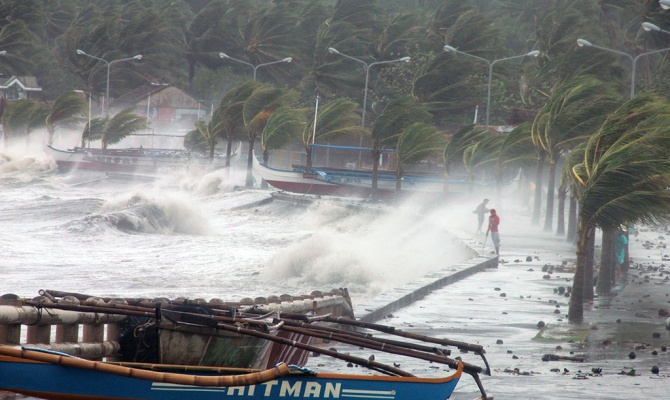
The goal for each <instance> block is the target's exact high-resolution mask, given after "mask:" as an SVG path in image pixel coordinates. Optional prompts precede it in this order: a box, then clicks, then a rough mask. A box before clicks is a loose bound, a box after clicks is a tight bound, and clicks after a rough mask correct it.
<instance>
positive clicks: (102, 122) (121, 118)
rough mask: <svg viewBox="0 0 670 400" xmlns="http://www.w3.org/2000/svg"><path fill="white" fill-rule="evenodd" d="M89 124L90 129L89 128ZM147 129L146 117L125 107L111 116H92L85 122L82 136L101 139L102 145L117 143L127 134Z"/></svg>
mask: <svg viewBox="0 0 670 400" xmlns="http://www.w3.org/2000/svg"><path fill="white" fill-rule="evenodd" d="M89 126H90V129H89ZM146 129H148V124H147V118H146V117H144V116H142V115H137V114H135V110H134V109H133V108H127V109H125V110H123V111H121V112H119V113H118V114H116V115H114V116H113V117H110V116H107V117H103V118H94V119H92V120H91V123H90V124H86V126H85V127H84V132H83V134H82V137H84V140H86V139H88V140H96V139H100V140H101V141H102V147H103V148H107V146H109V145H113V144H116V143H119V142H120V141H121V140H123V139H124V138H125V137H127V136H128V135H131V134H133V133H135V132H139V131H143V130H146Z"/></svg>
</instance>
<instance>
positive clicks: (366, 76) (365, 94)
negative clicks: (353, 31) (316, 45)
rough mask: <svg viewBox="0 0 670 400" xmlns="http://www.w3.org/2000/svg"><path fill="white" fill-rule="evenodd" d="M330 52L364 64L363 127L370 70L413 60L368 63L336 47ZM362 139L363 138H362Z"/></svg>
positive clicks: (331, 48) (407, 58)
mask: <svg viewBox="0 0 670 400" xmlns="http://www.w3.org/2000/svg"><path fill="white" fill-rule="evenodd" d="M328 51H329V52H330V53H332V54H337V55H340V56H342V57H346V58H349V59H351V60H354V61H358V62H359V63H361V64H363V65H364V66H365V89H364V90H363V113H362V115H361V126H365V109H366V107H367V101H368V82H369V80H370V68H371V67H373V66H375V65H380V64H390V63H397V62H409V61H410V60H411V58H410V57H401V58H398V59H395V60H388V61H376V62H372V63H366V62H365V61H363V60H359V59H358V58H355V57H352V56H350V55H347V54H344V53H341V52H340V51H338V50H337V49H336V48H334V47H329V48H328ZM361 139H362V138H361Z"/></svg>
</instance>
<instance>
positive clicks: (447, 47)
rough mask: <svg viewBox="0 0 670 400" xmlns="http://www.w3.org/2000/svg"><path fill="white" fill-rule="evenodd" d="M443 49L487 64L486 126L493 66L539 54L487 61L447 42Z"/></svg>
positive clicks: (530, 53)
mask: <svg viewBox="0 0 670 400" xmlns="http://www.w3.org/2000/svg"><path fill="white" fill-rule="evenodd" d="M444 51H446V52H454V53H459V54H463V55H464V56H468V57H472V58H476V59H477V60H481V61H484V62H485V63H487V64H488V66H489V82H488V91H487V95H486V126H489V117H490V116H491V80H492V79H493V66H494V65H495V64H496V63H497V62H500V61H507V60H513V59H515V58H523V57H537V56H538V55H540V52H539V51H537V50H533V51H529V52H528V53H526V54H521V55H518V56H512V57H505V58H499V59H497V60H493V61H489V60H487V59H485V58H482V57H479V56H475V55H473V54H470V53H466V52H464V51H460V50H457V49H456V48H454V47H452V46H449V45H448V44H447V45H445V46H444Z"/></svg>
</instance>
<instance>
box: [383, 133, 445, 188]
mask: <svg viewBox="0 0 670 400" xmlns="http://www.w3.org/2000/svg"><path fill="white" fill-rule="evenodd" d="M444 143H445V138H444V132H441V131H440V130H438V129H437V128H436V127H435V126H434V125H430V124H426V123H424V122H415V123H413V124H412V125H410V126H408V127H407V128H405V129H404V130H403V131H402V132H400V134H399V135H398V138H397V144H396V148H395V155H396V170H395V190H396V195H397V194H399V193H400V191H401V190H402V175H403V172H404V169H405V166H406V165H407V164H411V163H414V162H417V161H421V160H424V159H425V158H426V157H428V156H429V155H431V154H436V153H438V154H439V152H440V151H441V150H442V149H443V148H444Z"/></svg>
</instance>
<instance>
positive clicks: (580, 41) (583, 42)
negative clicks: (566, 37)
mask: <svg viewBox="0 0 670 400" xmlns="http://www.w3.org/2000/svg"><path fill="white" fill-rule="evenodd" d="M577 45H578V46H579V47H593V48H595V49H599V50H603V51H609V52H611V53H616V54H620V55H622V56H626V57H628V58H629V59H630V61H631V63H632V70H631V82H630V97H631V98H633V96H635V67H636V65H637V60H639V59H640V57H643V56H648V55H650V54H656V53H661V52H664V51H669V50H670V47H667V48H665V49H660V50H654V51H648V52H646V53H642V54H638V55H637V56H636V57H633V56H631V55H630V54H628V53H624V52H623V51H619V50H613V49H608V48H607V47H602V46H596V45H595V44H592V43H591V42H589V41H588V40H585V39H577Z"/></svg>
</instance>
